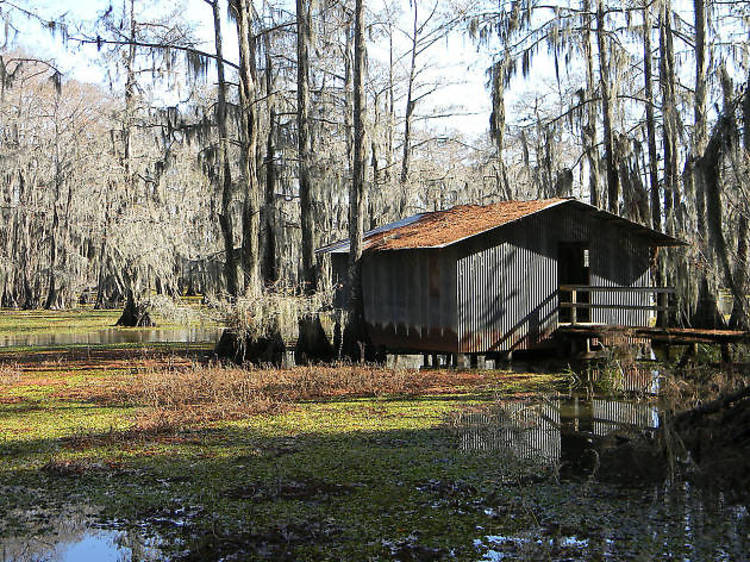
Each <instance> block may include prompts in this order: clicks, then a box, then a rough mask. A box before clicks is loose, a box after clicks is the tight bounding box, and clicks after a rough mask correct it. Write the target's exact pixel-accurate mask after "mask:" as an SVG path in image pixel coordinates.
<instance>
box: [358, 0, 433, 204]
mask: <svg viewBox="0 0 750 562" xmlns="http://www.w3.org/2000/svg"><path fill="white" fill-rule="evenodd" d="M418 6H419V1H418V0H415V1H414V2H412V8H413V11H414V18H413V23H412V36H411V52H410V63H409V78H408V79H407V83H406V113H405V116H404V145H403V151H402V154H401V174H400V176H399V184H400V186H401V202H400V205H399V216H401V217H404V216H406V212H407V207H408V205H409V193H408V185H407V181H408V179H409V159H410V157H411V125H412V115H413V114H414V78H415V73H416V68H417V39H418V33H419V10H418ZM355 52H356V46H355ZM355 134H356V132H355Z"/></svg>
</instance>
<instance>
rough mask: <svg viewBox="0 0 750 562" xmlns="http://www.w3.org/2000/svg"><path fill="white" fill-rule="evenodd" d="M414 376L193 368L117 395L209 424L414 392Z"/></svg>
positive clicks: (354, 369)
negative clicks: (322, 401)
mask: <svg viewBox="0 0 750 562" xmlns="http://www.w3.org/2000/svg"><path fill="white" fill-rule="evenodd" d="M418 379H419V377H418V376H412V375H410V374H409V373H407V372H406V371H398V370H396V371H388V370H384V369H378V368H375V367H367V366H339V367H299V368H295V369H286V370H283V369H243V368H233V367H222V366H212V365H208V366H202V365H196V366H194V367H193V368H191V369H169V370H163V369H155V370H148V371H145V372H143V373H141V374H139V375H138V376H137V377H136V378H134V379H133V380H132V382H131V383H130V384H129V385H128V389H127V393H126V394H125V393H123V394H120V396H122V397H124V398H125V400H126V401H128V402H130V403H133V404H139V405H144V406H148V407H149V408H150V409H151V410H152V411H153V412H158V415H160V416H162V417H166V418H169V419H175V418H180V419H182V420H184V421H188V420H190V421H208V420H219V419H235V418H238V417H244V416H247V415H255V414H264V413H275V412H278V411H281V410H283V409H285V408H287V407H289V406H290V405H291V404H293V403H296V402H301V401H305V400H312V399H319V398H334V397H341V396H350V397H351V396H377V395H382V394H398V393H404V392H415V391H418V390H419V388H420V387H421V386H422V385H421V384H419V380H418Z"/></svg>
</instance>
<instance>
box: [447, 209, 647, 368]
mask: <svg viewBox="0 0 750 562" xmlns="http://www.w3.org/2000/svg"><path fill="white" fill-rule="evenodd" d="M560 242H587V243H588V246H589V264H590V283H591V284H592V285H602V286H621V287H622V286H648V285H649V283H650V278H649V267H648V265H649V248H648V246H647V245H646V244H645V243H643V242H640V241H638V240H637V239H635V238H634V237H633V236H632V235H630V234H628V233H627V231H625V230H624V229H622V228H621V227H619V226H618V225H615V224H614V223H602V222H600V221H597V220H594V219H592V218H591V217H590V216H589V215H587V214H585V213H581V212H579V211H573V210H571V209H569V208H568V209H563V210H559V209H551V210H550V211H547V212H545V213H541V214H539V215H536V216H532V217H530V218H528V219H526V220H524V221H521V222H519V223H517V224H514V225H509V226H508V227H506V228H503V229H499V230H498V231H496V232H494V233H489V234H487V235H483V236H477V237H474V238H472V239H469V240H467V241H465V242H462V243H461V244H460V245H458V252H459V253H458V264H457V277H458V280H457V291H458V294H457V302H458V314H457V320H458V330H457V331H458V336H459V342H460V343H459V349H460V351H461V352H463V353H483V352H487V351H508V350H511V349H528V348H530V347H533V346H535V345H538V344H540V343H542V342H543V341H544V340H545V339H547V337H548V336H549V335H550V334H551V333H552V332H553V331H554V330H555V329H556V327H557V310H558V308H557V307H558V294H557V293H558V286H559V283H558V279H557V252H558V244H559V243H560ZM591 302H592V303H594V304H614V303H617V304H649V296H648V294H641V295H630V294H611V295H608V294H601V293H599V294H593V295H592V297H591ZM591 320H592V321H593V322H602V323H607V324H622V325H641V326H642V325H646V323H647V320H648V312H647V311H630V310H620V311H617V310H609V309H594V310H592V312H591Z"/></svg>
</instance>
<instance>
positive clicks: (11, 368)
mask: <svg viewBox="0 0 750 562" xmlns="http://www.w3.org/2000/svg"><path fill="white" fill-rule="evenodd" d="M21 379H22V375H21V369H20V368H19V367H18V365H17V364H4V363H0V386H9V385H14V384H18V383H20V382H21Z"/></svg>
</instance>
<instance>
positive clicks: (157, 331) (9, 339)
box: [0, 326, 223, 348]
mask: <svg viewBox="0 0 750 562" xmlns="http://www.w3.org/2000/svg"><path fill="white" fill-rule="evenodd" d="M222 330H223V328H221V327H217V326H210V327H205V326H191V327H183V328H135V329H134V328H127V329H119V328H106V329H103V330H95V331H92V332H84V333H75V332H57V333H52V334H14V335H11V336H8V335H6V336H0V348H3V347H53V346H58V345H65V346H67V345H113V344H126V343H131V344H149V343H215V342H217V341H218V340H219V337H220V336H221V332H222Z"/></svg>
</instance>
